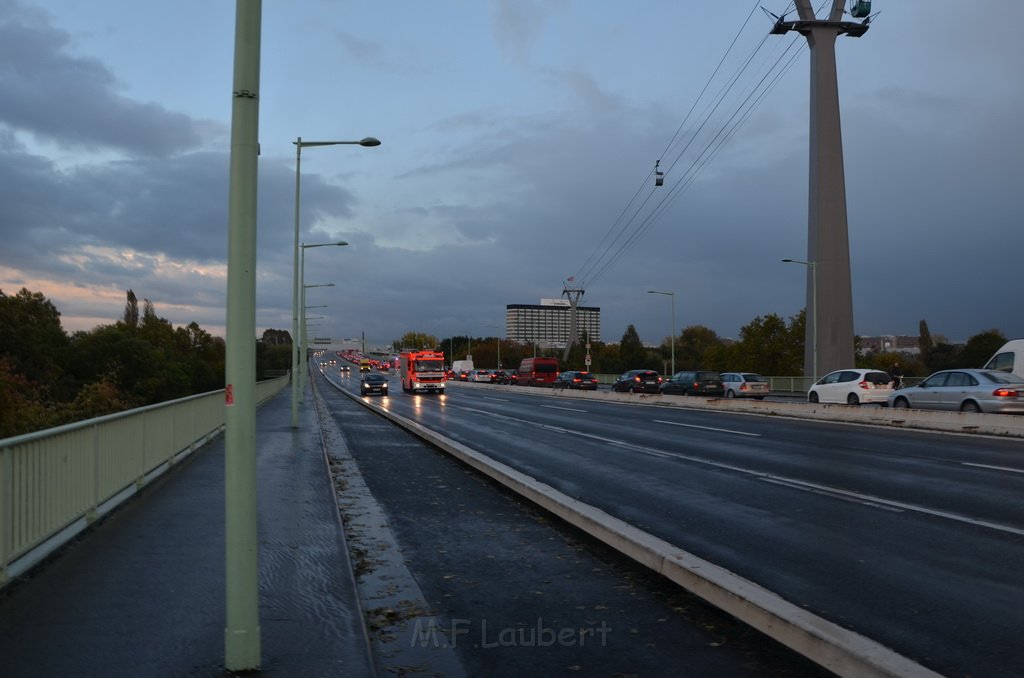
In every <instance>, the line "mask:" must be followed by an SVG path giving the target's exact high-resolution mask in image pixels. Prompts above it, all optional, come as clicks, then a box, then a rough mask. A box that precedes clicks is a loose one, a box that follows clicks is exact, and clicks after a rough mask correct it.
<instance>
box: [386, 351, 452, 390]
mask: <svg viewBox="0 0 1024 678" xmlns="http://www.w3.org/2000/svg"><path fill="white" fill-rule="evenodd" d="M398 365H399V373H400V374H401V376H402V390H403V391H405V392H406V393H420V392H428V393H444V387H445V383H446V382H445V374H444V353H443V352H441V351H403V352H402V354H401V355H400V356H399V362H398Z"/></svg>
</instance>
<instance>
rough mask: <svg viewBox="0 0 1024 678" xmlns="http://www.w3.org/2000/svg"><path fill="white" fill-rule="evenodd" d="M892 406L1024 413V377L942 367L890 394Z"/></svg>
mask: <svg viewBox="0 0 1024 678" xmlns="http://www.w3.org/2000/svg"><path fill="white" fill-rule="evenodd" d="M889 404H890V405H892V406H893V407H913V408H914V409H919V410H949V411H951V412H993V413H1000V414H1024V378H1022V377H1019V376H1017V375H1016V374H1012V373H1010V372H1001V371H999V370H967V369H964V370H942V371H941V372H936V373H935V374H933V375H931V376H930V377H928V378H927V379H925V380H924V381H922V382H921V383H920V384H918V385H917V386H908V387H907V388H901V389H899V390H897V391H893V392H892V393H891V394H890V395H889Z"/></svg>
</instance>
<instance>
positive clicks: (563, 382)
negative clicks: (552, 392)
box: [551, 370, 597, 391]
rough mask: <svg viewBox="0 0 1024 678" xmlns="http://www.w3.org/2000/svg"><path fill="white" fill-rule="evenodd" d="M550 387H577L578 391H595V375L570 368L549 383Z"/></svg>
mask: <svg viewBox="0 0 1024 678" xmlns="http://www.w3.org/2000/svg"><path fill="white" fill-rule="evenodd" d="M551 387H552V388H568V389H578V390H580V391H596V390H597V377H595V376H594V375H593V374H591V373H590V372H578V371H575V370H570V371H568V372H562V373H561V374H559V375H558V378H557V379H555V381H554V382H552V384H551Z"/></svg>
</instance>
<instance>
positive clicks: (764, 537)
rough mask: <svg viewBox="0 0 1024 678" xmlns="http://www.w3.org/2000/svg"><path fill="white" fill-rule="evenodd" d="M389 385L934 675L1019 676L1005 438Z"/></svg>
mask: <svg viewBox="0 0 1024 678" xmlns="http://www.w3.org/2000/svg"><path fill="white" fill-rule="evenodd" d="M392 381H393V382H394V386H395V387H396V388H395V391H396V392H395V393H393V394H392V396H390V397H389V398H388V399H387V407H388V408H389V409H391V410H392V411H394V412H397V413H399V414H402V415H403V416H406V417H409V418H411V419H414V420H415V421H418V422H419V423H421V424H423V425H426V426H428V427H431V428H434V429H436V430H438V431H441V432H443V433H444V434H445V435H447V436H449V437H451V438H453V439H455V440H457V441H459V442H461V443H463V444H466V445H468V446H470V447H472V448H474V449H476V450H478V451H481V452H483V453H485V454H487V455H489V456H491V457H493V458H494V459H496V460H498V461H501V462H503V463H506V464H508V465H510V466H512V467H514V468H516V469H518V470H520V471H522V472H524V473H527V474H530V475H533V476H535V477H537V478H539V479H541V480H543V481H544V482H546V483H548V484H550V485H552V486H553V487H555V488H556V489H558V490H560V491H562V492H564V493H565V494H567V495H569V496H571V497H575V498H578V499H580V500H582V501H585V502H587V503H589V504H591V505H594V506H596V507H598V508H600V509H602V510H604V511H606V512H608V513H610V514H612V515H615V516H617V517H619V518H621V519H623V520H625V521H627V522H629V523H631V524H633V525H635V526H637V527H639V528H641V529H644V530H646V531H648V532H650V533H652V534H654V535H656V536H658V537H661V538H662V539H665V540H667V541H669V542H671V543H673V544H675V545H677V546H679V547H682V548H684V549H686V550H688V551H690V552H692V553H694V554H695V555H698V556H700V557H702V558H705V559H707V560H709V561H711V562H713V563H716V564H718V565H721V566H723V567H726V568H728V569H729V570H731V571H733V572H736V573H737V574H739V575H741V576H743V577H745V578H747V579H750V580H752V581H755V582H757V583H758V584H760V585H762V586H764V587H766V588H768V589H770V590H772V591H774V592H776V593H778V594H779V595H781V596H782V597H784V598H786V599H787V600H789V601H790V602H793V603H795V604H797V605H801V606H804V607H806V608H808V609H809V610H811V611H812V612H814V613H816V614H819V615H821V616H822V617H825V618H826V619H829V620H830V621H833V622H835V623H838V624H840V625H842V626H846V627H847V628H851V629H853V630H855V631H857V632H859V633H861V634H863V635H865V636H868V637H870V638H872V639H874V640H876V641H878V642H881V643H883V644H885V645H887V646H889V647H891V648H893V649H895V650H896V651H898V652H900V653H901V654H904V655H905V656H908V657H910V658H912V659H914V660H915V661H918V662H920V663H921V664H923V665H925V666H927V667H929V668H931V669H933V670H935V671H938V672H940V673H943V674H946V675H972V676H985V675H991V676H1005V675H1024V642H1022V640H1021V631H1024V574H1022V572H1021V567H1020V564H1021V563H1022V562H1024V461H1022V459H1021V453H1022V452H1024V447H1022V445H1021V443H1020V442H1019V441H1007V440H996V439H990V438H982V437H971V436H953V435H937V434H927V433H920V432H909V431H896V430H885V429H879V428H873V427H858V426H848V425H839V424H829V423H821V422H803V421H796V420H788V419H780V418H769V417H757V416H744V415H737V414H726V413H717V412H708V411H700V410H686V409H675V408H665V407H652V406H643V405H633V404H618V403H606V402H596V401H567V400H565V399H558V400H552V399H549V398H544V397H538V395H537V394H536V393H532V391H533V389H529V391H527V389H525V388H524V390H523V392H522V393H518V392H507V391H500V390H497V389H489V388H488V387H487V386H485V385H480V386H477V385H464V384H457V383H456V384H451V385H450V386H449V393H448V394H447V395H446V396H444V397H436V396H434V397H431V396H411V395H407V394H403V393H401V390H400V388H397V386H398V384H397V380H396V379H393V380H392ZM993 416H995V415H993Z"/></svg>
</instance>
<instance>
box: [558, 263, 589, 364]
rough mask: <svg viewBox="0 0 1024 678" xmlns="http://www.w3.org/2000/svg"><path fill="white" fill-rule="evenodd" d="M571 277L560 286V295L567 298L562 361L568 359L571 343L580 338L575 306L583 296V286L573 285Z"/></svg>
mask: <svg viewBox="0 0 1024 678" xmlns="http://www.w3.org/2000/svg"><path fill="white" fill-rule="evenodd" d="M573 279H574V278H569V279H568V280H567V281H565V284H564V285H563V286H562V296H563V297H566V298H567V299H568V300H569V339H568V341H566V342H565V350H564V351H563V352H562V362H563V363H564V362H565V361H566V360H568V359H569V351H570V350H572V345H573V344H575V343H576V342H577V341H579V340H580V332H579V323H578V322H577V316H576V307H577V306H579V303H580V297H582V296H583V288H582V287H576V286H575V285H573V284H572V282H573ZM588 346H589V344H588Z"/></svg>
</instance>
